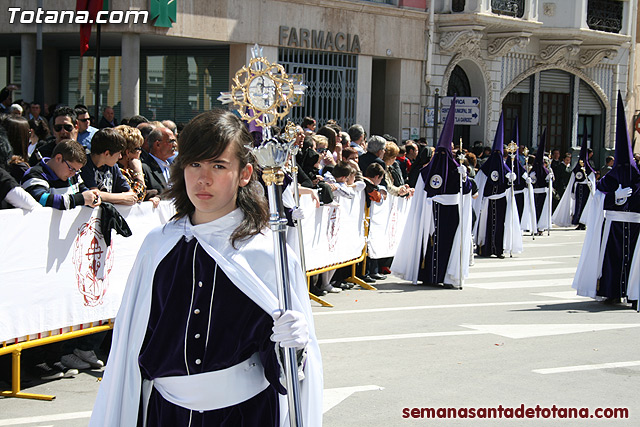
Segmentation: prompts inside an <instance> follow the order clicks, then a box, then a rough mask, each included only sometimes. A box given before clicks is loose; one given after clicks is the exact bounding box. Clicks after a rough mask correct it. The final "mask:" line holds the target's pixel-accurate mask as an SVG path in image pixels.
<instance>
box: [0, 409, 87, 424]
mask: <svg viewBox="0 0 640 427" xmlns="http://www.w3.org/2000/svg"><path fill="white" fill-rule="evenodd" d="M89 417H91V411H84V412H68V413H66V414H53V415H39V416H35V417H23V418H9V419H6V420H0V426H17V425H22V424H34V423H45V422H46V423H48V422H51V421H65V420H77V419H80V418H89Z"/></svg>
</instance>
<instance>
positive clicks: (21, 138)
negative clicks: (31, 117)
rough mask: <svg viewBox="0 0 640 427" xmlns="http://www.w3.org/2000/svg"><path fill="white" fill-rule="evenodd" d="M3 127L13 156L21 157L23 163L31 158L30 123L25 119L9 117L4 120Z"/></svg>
mask: <svg viewBox="0 0 640 427" xmlns="http://www.w3.org/2000/svg"><path fill="white" fill-rule="evenodd" d="M2 126H3V127H4V128H5V130H6V131H7V137H8V138H9V143H10V144H11V148H12V149H13V154H15V155H16V156H20V157H21V158H22V159H23V160H22V161H26V159H28V158H29V155H28V154H27V146H28V145H29V129H30V128H29V121H28V120H27V119H25V118H24V117H20V116H14V115H8V116H6V117H5V118H4V120H2Z"/></svg>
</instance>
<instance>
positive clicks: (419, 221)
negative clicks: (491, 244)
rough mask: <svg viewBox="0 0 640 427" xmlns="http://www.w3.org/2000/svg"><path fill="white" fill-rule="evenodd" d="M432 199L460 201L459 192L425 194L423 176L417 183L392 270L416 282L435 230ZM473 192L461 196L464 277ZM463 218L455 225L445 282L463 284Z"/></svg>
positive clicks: (468, 247) (465, 275) (466, 268)
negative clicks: (434, 194)
mask: <svg viewBox="0 0 640 427" xmlns="http://www.w3.org/2000/svg"><path fill="white" fill-rule="evenodd" d="M433 203H442V204H447V205H452V204H457V205H458V206H459V204H460V195H459V194H446V195H442V196H434V197H426V195H425V192H424V180H423V179H422V176H420V177H419V178H418V182H417V183H416V191H415V195H414V197H413V201H412V203H411V207H410V208H409V212H408V214H407V218H408V220H407V223H406V225H405V227H404V230H403V232H402V237H401V238H400V244H399V245H398V250H397V252H396V255H395V257H394V258H393V263H392V264H391V271H392V272H393V273H394V274H396V275H398V276H399V277H401V278H403V279H405V280H409V281H411V283H413V284H414V285H415V284H417V283H418V273H419V269H420V250H421V249H422V251H423V254H422V256H424V255H425V253H426V250H427V246H428V241H429V237H430V236H431V235H432V234H433V233H434V232H435V229H434V222H433V209H432V207H433ZM471 219H472V216H471V194H465V195H464V196H463V198H462V221H461V223H462V226H463V232H464V235H463V236H462V274H463V279H464V278H466V277H467V276H468V274H469V258H470V256H471V248H472V246H471ZM460 236H461V230H460V222H459V223H458V227H457V228H456V234H455V236H454V239H453V246H452V248H451V253H450V254H449V262H448V263H447V272H446V275H445V281H446V283H449V284H452V285H458V286H459V285H460Z"/></svg>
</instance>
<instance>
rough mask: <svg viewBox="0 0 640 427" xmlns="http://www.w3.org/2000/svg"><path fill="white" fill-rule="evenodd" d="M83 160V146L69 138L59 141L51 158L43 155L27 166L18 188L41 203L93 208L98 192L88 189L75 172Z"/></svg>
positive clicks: (63, 206)
mask: <svg viewBox="0 0 640 427" xmlns="http://www.w3.org/2000/svg"><path fill="white" fill-rule="evenodd" d="M85 163H87V155H86V153H85V151H84V148H83V147H82V146H81V145H80V144H78V143H77V142H76V141H72V140H69V139H66V140H63V141H61V142H59V143H58V144H57V145H56V146H55V147H54V149H53V152H52V153H51V157H50V158H49V157H45V158H44V159H42V160H40V162H39V163H38V164H37V165H36V166H33V167H32V168H30V169H29V170H28V171H27V172H26V173H25V175H24V177H23V178H22V188H24V189H25V190H26V191H27V193H29V194H31V195H32V196H33V198H34V199H36V201H37V202H38V203H40V204H41V205H42V206H48V207H52V208H55V209H61V210H65V209H73V208H75V207H76V206H90V207H92V208H93V207H96V206H98V205H99V204H100V191H98V190H89V189H88V188H87V186H86V185H85V184H84V182H83V181H82V178H81V177H80V175H79V172H80V169H82V167H83V166H84V165H85Z"/></svg>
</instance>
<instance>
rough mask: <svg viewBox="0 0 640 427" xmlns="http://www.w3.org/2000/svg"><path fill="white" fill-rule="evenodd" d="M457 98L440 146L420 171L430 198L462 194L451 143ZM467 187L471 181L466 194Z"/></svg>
mask: <svg viewBox="0 0 640 427" xmlns="http://www.w3.org/2000/svg"><path fill="white" fill-rule="evenodd" d="M455 106H456V97H455V96H454V97H453V99H452V100H451V107H450V108H449V112H448V113H447V118H446V119H445V121H444V126H443V127H442V132H441V133H440V138H439V139H438V145H437V146H436V150H435V153H433V157H432V158H431V161H430V162H429V163H428V164H427V165H426V166H425V167H424V168H422V170H421V171H420V175H421V176H422V179H423V181H424V191H426V192H427V196H428V197H433V196H435V195H438V194H456V193H458V192H460V188H459V187H460V181H459V179H460V175H459V174H458V170H457V167H458V166H459V164H458V162H457V161H456V160H455V158H454V157H453V152H452V151H451V142H452V140H453V126H454V124H455V114H456V108H455ZM467 186H468V187H469V189H470V183H469V180H467V181H466V183H465V193H466V192H468V191H467Z"/></svg>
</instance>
